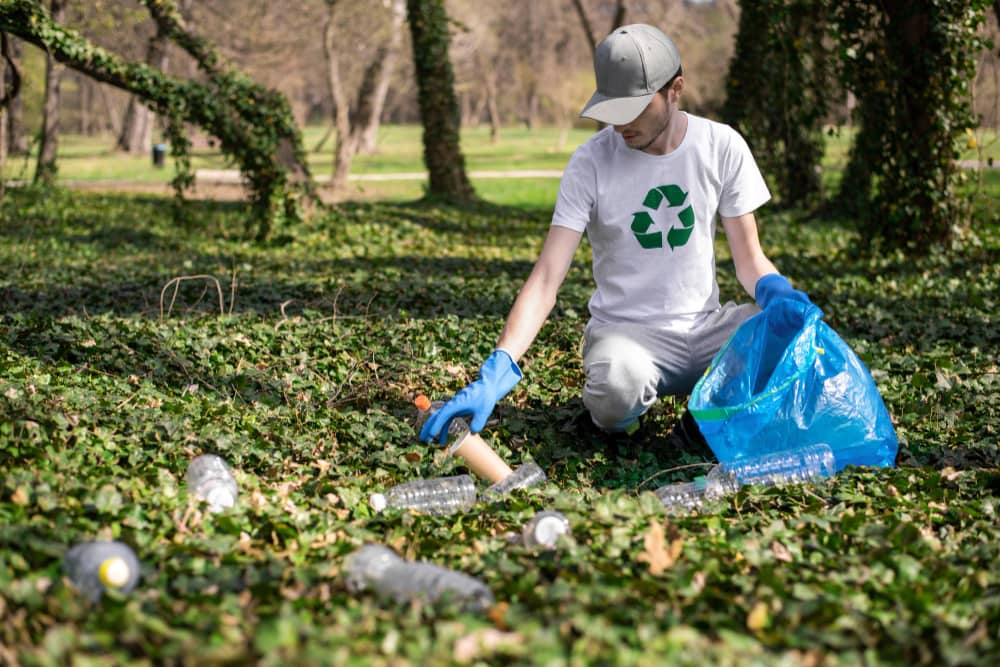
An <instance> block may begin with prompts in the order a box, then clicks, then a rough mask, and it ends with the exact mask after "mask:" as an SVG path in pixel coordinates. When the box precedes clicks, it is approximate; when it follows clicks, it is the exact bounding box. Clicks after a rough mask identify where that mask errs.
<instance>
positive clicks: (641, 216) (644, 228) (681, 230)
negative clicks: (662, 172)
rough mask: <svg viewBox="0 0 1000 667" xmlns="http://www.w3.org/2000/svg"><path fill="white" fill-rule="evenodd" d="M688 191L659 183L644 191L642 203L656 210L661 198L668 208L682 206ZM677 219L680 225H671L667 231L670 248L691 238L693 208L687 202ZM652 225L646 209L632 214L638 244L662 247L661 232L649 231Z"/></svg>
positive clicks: (680, 244)
mask: <svg viewBox="0 0 1000 667" xmlns="http://www.w3.org/2000/svg"><path fill="white" fill-rule="evenodd" d="M687 196H688V193H686V192H684V191H683V190H681V188H680V187H679V186H677V185H661V186H659V187H656V188H653V189H652V190H650V191H649V192H647V193H646V198H645V199H643V200H642V205H643V206H645V207H646V208H648V209H651V210H653V211H656V210H658V209H659V208H660V204H662V203H663V200H664V199H666V200H667V204H668V208H674V207H676V206H683V205H684V202H685V201H687ZM677 219H678V220H679V221H680V223H681V226H680V227H677V226H676V225H675V226H672V227H671V228H670V230H669V231H667V243H668V244H670V249H671V250H673V249H675V248H679V247H680V246H682V245H684V244H685V243H687V242H688V239H689V238H691V232H692V231H693V230H694V209H693V208H691V205H690V204H688V205H687V206H686V207H684V208H683V209H681V211H680V212H679V213H678V214H677ZM650 227H653V217H652V216H651V215H650V214H649V213H648V212H647V211H636V212H635V213H633V214H632V232H633V233H634V234H635V238H636V240H637V241H639V245H641V246H642V247H643V248H646V249H647V250H649V249H652V248H662V247H663V232H660V231H655V232H651V231H649V229H650Z"/></svg>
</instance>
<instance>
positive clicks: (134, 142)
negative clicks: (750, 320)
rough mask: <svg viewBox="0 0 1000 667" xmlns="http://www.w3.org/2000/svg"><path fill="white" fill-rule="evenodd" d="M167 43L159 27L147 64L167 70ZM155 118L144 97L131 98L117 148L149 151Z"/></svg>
mask: <svg viewBox="0 0 1000 667" xmlns="http://www.w3.org/2000/svg"><path fill="white" fill-rule="evenodd" d="M167 45H168V41H167V36H166V34H165V33H164V32H163V30H162V28H157V30H156V34H155V35H153V36H152V37H151V38H150V39H149V44H148V46H147V47H146V59H145V62H146V64H147V65H149V66H150V67H154V68H156V69H158V70H160V71H161V72H166V71H167V62H168V53H169V52H168V50H167ZM154 119H155V117H154V114H153V111H152V110H151V109H150V108H149V107H147V106H146V105H145V103H143V101H142V98H140V97H139V96H138V95H133V96H132V97H131V98H129V101H128V107H127V108H126V110H125V117H124V119H123V120H122V128H121V133H120V134H119V135H118V142H117V148H118V149H119V150H123V151H125V152H126V153H131V154H133V155H143V154H145V153H148V152H149V151H150V149H151V148H152V144H153V121H154Z"/></svg>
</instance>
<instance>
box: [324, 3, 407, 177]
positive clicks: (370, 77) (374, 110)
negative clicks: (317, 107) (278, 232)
mask: <svg viewBox="0 0 1000 667" xmlns="http://www.w3.org/2000/svg"><path fill="white" fill-rule="evenodd" d="M326 6H327V17H326V22H325V24H324V28H323V54H324V56H325V58H326V64H327V84H328V86H329V89H330V98H331V100H332V103H333V112H334V128H335V130H336V133H337V144H336V147H335V149H334V159H333V176H332V178H331V180H330V185H329V187H330V189H331V190H333V191H334V192H337V191H340V190H341V189H342V188H343V186H344V185H345V184H346V183H347V178H348V175H349V174H350V170H351V164H352V163H353V160H354V156H355V154H357V153H358V152H359V151H362V150H365V149H366V148H367V149H368V150H373V149H374V146H375V140H376V137H377V134H378V127H379V121H380V116H381V114H382V108H383V106H384V103H385V98H386V95H387V93H388V89H389V81H390V78H391V75H392V68H393V63H394V60H395V58H396V56H397V51H398V50H399V44H400V34H399V33H400V31H401V29H402V26H403V21H404V20H405V17H406V6H405V4H404V2H403V0H392V2H391V3H389V5H388V9H390V17H389V20H388V26H389V31H388V33H389V34H388V36H387V38H386V40H385V41H384V42H382V43H379V44H378V45H377V46H376V47H375V48H374V50H372V52H371V56H370V59H369V60H368V61H367V64H366V65H365V67H364V70H363V71H362V72H361V73H360V81H359V82H358V90H357V96H356V97H355V100H354V102H353V104H352V102H351V96H350V95H349V93H348V84H347V83H346V81H345V78H346V77H345V75H344V72H343V71H342V69H343V67H342V65H343V62H342V60H341V58H340V54H341V52H342V51H344V50H345V49H344V43H343V41H344V40H345V39H346V35H345V34H344V33H343V32H342V30H341V27H342V26H345V25H349V26H352V27H357V25H356V21H357V20H359V19H358V18H357V17H356V16H354V15H352V14H344V13H343V11H342V10H344V3H341V2H340V0H326ZM347 9H348V10H349V9H350V8H347ZM355 11H356V8H355ZM366 13H367V14H371V11H370V9H366ZM367 18H368V19H371V16H369V17H367ZM364 32H366V33H369V34H370V32H373V31H367V30H366V31H364ZM367 36H368V35H367V34H366V37H367ZM352 60H354V61H355V62H357V61H358V60H359V58H358V57H355V58H353V59H352Z"/></svg>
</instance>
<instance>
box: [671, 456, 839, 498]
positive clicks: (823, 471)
mask: <svg viewBox="0 0 1000 667" xmlns="http://www.w3.org/2000/svg"><path fill="white" fill-rule="evenodd" d="M835 471H836V466H835V460H834V455H833V450H832V449H831V448H830V446H829V445H826V444H822V443H821V444H816V445H810V446H808V447H799V448H797V449H789V450H785V451H780V452H772V453H769V454H764V455H761V456H755V457H748V458H744V459H740V460H739V461H732V462H729V463H720V464H719V465H716V466H713V467H712V469H711V470H709V472H708V474H707V475H705V476H704V477H699V478H697V479H695V480H694V481H693V482H678V483H675V484H668V485H666V486H661V487H660V488H658V489H656V490H655V491H654V493H655V494H656V497H657V498H659V499H660V502H661V503H663V505H664V507H667V508H668V509H676V510H691V509H698V508H700V507H701V506H702V505H703V504H704V502H705V501H706V500H711V499H714V498H721V497H722V496H725V495H728V494H731V493H735V492H736V490H737V489H739V488H740V487H741V486H745V485H748V484H752V485H757V486H779V485H782V484H801V483H805V482H811V481H814V480H817V479H819V478H822V477H830V476H832V475H833V474H834V472H835Z"/></svg>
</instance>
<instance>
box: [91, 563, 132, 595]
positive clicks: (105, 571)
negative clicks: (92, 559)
mask: <svg viewBox="0 0 1000 667" xmlns="http://www.w3.org/2000/svg"><path fill="white" fill-rule="evenodd" d="M129 574H130V572H129V568H128V563H126V562H125V561H124V560H123V559H122V558H119V557H118V556H115V557H113V558H108V559H107V560H105V561H104V562H102V563H101V567H100V569H99V570H98V576H99V577H100V579H101V583H103V584H104V585H105V586H110V587H111V588H121V587H122V586H124V585H125V584H127V583H128V579H129Z"/></svg>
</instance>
